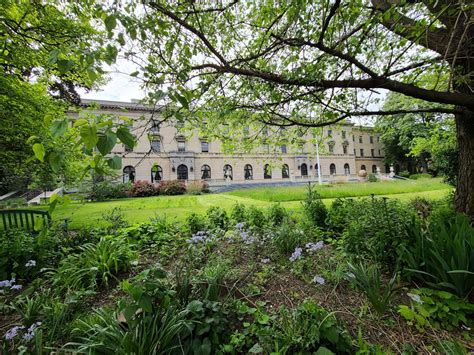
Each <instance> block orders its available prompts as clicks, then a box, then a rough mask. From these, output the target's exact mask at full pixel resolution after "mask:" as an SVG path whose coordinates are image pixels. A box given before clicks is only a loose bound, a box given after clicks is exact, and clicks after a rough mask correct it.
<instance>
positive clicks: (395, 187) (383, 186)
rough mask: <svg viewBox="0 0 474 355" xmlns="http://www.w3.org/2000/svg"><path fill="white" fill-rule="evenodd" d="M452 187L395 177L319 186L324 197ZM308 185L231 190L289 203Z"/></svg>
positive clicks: (264, 199)
mask: <svg viewBox="0 0 474 355" xmlns="http://www.w3.org/2000/svg"><path fill="white" fill-rule="evenodd" d="M446 189H449V186H448V185H446V184H445V183H443V182H442V180H441V179H439V178H435V179H419V180H395V181H379V182H364V183H348V184H336V185H321V186H317V190H318V192H319V194H320V195H321V198H323V199H327V198H338V197H361V196H370V195H371V194H374V195H394V194H404V193H416V192H423V191H435V190H446ZM306 191H307V187H306V185H298V186H295V187H261V188H255V189H252V188H249V189H242V190H236V191H232V192H229V194H230V195H232V196H241V197H248V198H252V199H255V200H260V201H269V202H286V201H301V200H303V199H304V197H305V196H306Z"/></svg>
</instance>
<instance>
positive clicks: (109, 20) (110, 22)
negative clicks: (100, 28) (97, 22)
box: [104, 14, 117, 32]
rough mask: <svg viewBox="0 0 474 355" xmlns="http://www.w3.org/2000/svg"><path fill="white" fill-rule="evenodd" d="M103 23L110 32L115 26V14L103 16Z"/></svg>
mask: <svg viewBox="0 0 474 355" xmlns="http://www.w3.org/2000/svg"><path fill="white" fill-rule="evenodd" d="M104 23H105V28H106V29H107V31H108V32H112V31H113V30H114V29H115V26H117V17H116V16H115V14H112V15H109V16H107V17H106V18H105V21H104Z"/></svg>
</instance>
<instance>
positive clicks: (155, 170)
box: [151, 165, 163, 183]
mask: <svg viewBox="0 0 474 355" xmlns="http://www.w3.org/2000/svg"><path fill="white" fill-rule="evenodd" d="M161 180H163V168H162V167H161V166H159V165H153V167H152V168H151V182H152V183H153V182H159V181H161Z"/></svg>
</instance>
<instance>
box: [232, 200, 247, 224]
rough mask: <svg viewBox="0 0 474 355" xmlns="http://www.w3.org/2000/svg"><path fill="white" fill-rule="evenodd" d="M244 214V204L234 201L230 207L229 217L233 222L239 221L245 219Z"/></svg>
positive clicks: (245, 211)
mask: <svg viewBox="0 0 474 355" xmlns="http://www.w3.org/2000/svg"><path fill="white" fill-rule="evenodd" d="M246 214H247V210H246V208H245V205H243V204H241V203H236V204H235V205H234V207H232V212H231V214H230V218H232V220H233V221H234V222H235V223H241V222H244V221H245V216H246Z"/></svg>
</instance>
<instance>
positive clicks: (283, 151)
mask: <svg viewBox="0 0 474 355" xmlns="http://www.w3.org/2000/svg"><path fill="white" fill-rule="evenodd" d="M281 154H286V144H282V146H281Z"/></svg>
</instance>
